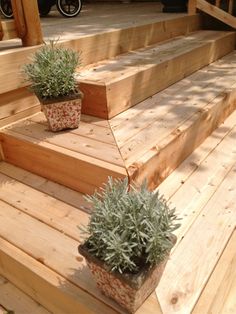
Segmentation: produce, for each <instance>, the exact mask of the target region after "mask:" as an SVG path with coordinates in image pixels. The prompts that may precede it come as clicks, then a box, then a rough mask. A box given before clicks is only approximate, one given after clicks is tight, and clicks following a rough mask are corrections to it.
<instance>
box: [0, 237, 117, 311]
mask: <svg viewBox="0 0 236 314" xmlns="http://www.w3.org/2000/svg"><path fill="white" fill-rule="evenodd" d="M0 248H1V249H0V260H1V263H0V274H2V273H4V276H5V278H7V279H8V280H9V281H10V282H12V283H13V284H14V285H15V286H16V287H19V288H20V289H21V290H23V291H24V292H25V293H27V294H28V295H29V296H30V297H32V298H33V299H34V300H36V301H37V302H39V303H40V304H42V305H43V306H44V307H45V308H46V309H48V310H49V311H51V312H53V313H61V314H62V313H73V312H75V311H76V312H77V313H84V314H96V311H100V312H101V313H104V314H117V311H114V310H112V308H110V307H108V306H106V305H105V304H103V303H101V302H100V301H98V300H96V299H94V298H92V297H91V296H90V295H89V294H88V293H86V292H84V291H83V290H81V289H79V288H78V287H76V286H75V285H73V284H72V283H71V282H70V281H67V280H66V279H65V278H64V277H62V276H60V275H59V274H57V273H55V272H53V271H52V270H51V269H49V268H48V267H46V266H45V265H44V264H43V263H42V260H41V261H38V260H35V259H34V258H32V257H31V256H30V255H28V254H26V253H24V252H23V251H21V250H19V249H18V248H17V247H15V246H14V245H12V244H11V243H9V242H7V241H6V240H5V239H3V238H1V237H0Z"/></svg>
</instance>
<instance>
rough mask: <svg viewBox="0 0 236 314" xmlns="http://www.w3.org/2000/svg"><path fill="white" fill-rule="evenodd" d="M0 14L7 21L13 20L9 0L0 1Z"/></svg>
mask: <svg viewBox="0 0 236 314" xmlns="http://www.w3.org/2000/svg"><path fill="white" fill-rule="evenodd" d="M0 12H1V14H2V15H3V16H4V17H5V18H7V19H11V18H13V11H12V7H11V1H10V0H0Z"/></svg>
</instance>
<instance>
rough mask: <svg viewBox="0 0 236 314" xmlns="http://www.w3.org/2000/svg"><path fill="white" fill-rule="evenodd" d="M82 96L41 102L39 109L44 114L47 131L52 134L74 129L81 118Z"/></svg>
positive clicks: (76, 95)
mask: <svg viewBox="0 0 236 314" xmlns="http://www.w3.org/2000/svg"><path fill="white" fill-rule="evenodd" d="M81 99H82V96H81V94H80V93H77V94H75V95H72V96H70V97H68V98H61V99H59V100H57V101H42V100H40V102H41V109H42V111H43V113H44V114H45V117H46V119H47V122H48V126H49V129H50V130H51V131H53V132H56V131H61V130H65V129H76V128H78V126H79V122H80V116H81V102H82V100H81Z"/></svg>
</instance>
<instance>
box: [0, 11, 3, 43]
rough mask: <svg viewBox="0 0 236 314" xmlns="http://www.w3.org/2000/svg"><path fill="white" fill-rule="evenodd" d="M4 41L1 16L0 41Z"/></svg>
mask: <svg viewBox="0 0 236 314" xmlns="http://www.w3.org/2000/svg"><path fill="white" fill-rule="evenodd" d="M2 39H3V28H2V21H1V16H0V40H2Z"/></svg>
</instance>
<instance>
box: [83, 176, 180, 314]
mask: <svg viewBox="0 0 236 314" xmlns="http://www.w3.org/2000/svg"><path fill="white" fill-rule="evenodd" d="M87 200H88V201H89V202H91V203H92V205H93V211H92V214H91V216H90V221H89V223H88V225H87V226H86V227H85V226H83V227H82V228H81V227H80V229H81V230H82V231H83V233H85V241H84V243H82V244H80V245H79V252H80V254H81V255H83V256H84V257H85V259H86V260H87V264H88V267H89V268H90V270H91V272H92V274H93V275H94V277H95V280H96V282H97V286H98V287H99V288H100V289H101V290H102V292H103V293H104V294H105V295H106V296H108V297H111V298H112V299H114V300H115V301H116V302H118V303H119V304H120V305H121V306H122V307H124V308H125V309H126V310H127V311H128V312H130V313H133V312H135V311H136V310H137V308H138V307H139V306H140V305H141V304H142V303H143V302H144V300H145V299H146V298H147V297H148V296H149V295H150V294H151V293H152V291H153V290H154V289H155V288H156V286H157V284H158V282H159V280H160V278H161V275H162V272H163V270H164V267H165V264H166V262H167V260H168V257H169V254H170V250H171V248H172V247H173V246H174V244H175V242H176V236H175V235H173V233H172V232H173V231H174V230H175V229H177V228H178V227H179V224H177V223H176V220H177V216H176V214H175V209H170V207H169V206H168V204H167V202H166V200H165V199H164V198H163V197H162V196H160V195H159V193H158V192H150V191H148V189H147V187H146V184H143V185H142V186H141V188H140V189H137V188H135V187H132V186H131V187H129V184H128V180H127V179H125V180H119V179H112V178H109V180H108V183H107V184H106V185H105V187H104V188H103V189H101V191H97V192H95V194H94V195H92V196H87Z"/></svg>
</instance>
